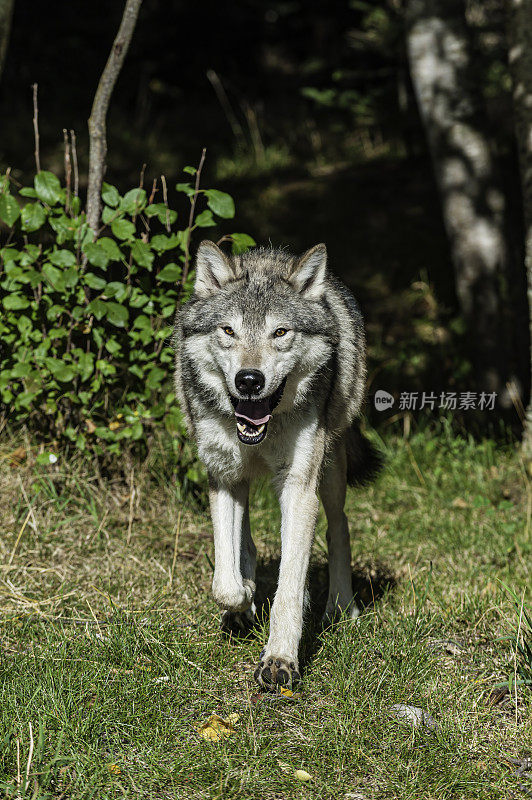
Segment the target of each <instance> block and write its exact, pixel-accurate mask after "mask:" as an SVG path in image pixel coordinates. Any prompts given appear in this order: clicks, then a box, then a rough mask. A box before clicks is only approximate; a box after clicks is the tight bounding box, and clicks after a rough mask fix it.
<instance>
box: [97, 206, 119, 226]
mask: <svg viewBox="0 0 532 800" xmlns="http://www.w3.org/2000/svg"><path fill="white" fill-rule="evenodd" d="M121 216H122V214H121V212H119V211H117V210H116V209H115V208H109V206H104V207H103V209H102V220H103V222H105V224H106V225H110V224H111V222H112V221H113V220H114V219H119V218H120V217H121Z"/></svg>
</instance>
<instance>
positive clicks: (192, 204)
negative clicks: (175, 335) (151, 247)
mask: <svg viewBox="0 0 532 800" xmlns="http://www.w3.org/2000/svg"><path fill="white" fill-rule="evenodd" d="M206 152H207V150H206V149H205V147H204V148H203V150H202V152H201V158H200V162H199V165H198V169H197V172H196V184H195V186H194V194H193V195H192V200H191V202H190V214H189V217H188V228H187V241H186V244H185V265H184V267H183V274H182V276H181V286H184V285H185V281H186V279H187V276H188V266H189V263H190V235H191V233H192V225H193V223H194V212H195V211H196V200H197V199H198V194H199V185H200V178H201V170H202V169H203V164H204V163H205V153H206Z"/></svg>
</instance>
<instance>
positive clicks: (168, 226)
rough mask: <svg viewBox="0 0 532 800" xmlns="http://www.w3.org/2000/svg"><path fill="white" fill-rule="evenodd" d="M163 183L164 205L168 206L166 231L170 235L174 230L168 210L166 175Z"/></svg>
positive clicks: (162, 176) (162, 178) (167, 210)
mask: <svg viewBox="0 0 532 800" xmlns="http://www.w3.org/2000/svg"><path fill="white" fill-rule="evenodd" d="M161 183H162V185H163V203H164V205H165V206H166V230H167V231H168V233H170V232H171V230H172V229H171V227H170V211H169V209H168V189H167V188H166V178H165V177H164V175H161Z"/></svg>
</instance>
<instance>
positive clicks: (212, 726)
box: [198, 713, 240, 742]
mask: <svg viewBox="0 0 532 800" xmlns="http://www.w3.org/2000/svg"><path fill="white" fill-rule="evenodd" d="M239 719H240V717H239V715H238V714H234V713H233V714H229V715H228V716H227V717H226V718H225V719H223V717H220V716H219V715H218V714H211V716H210V717H209V719H207V720H205V722H202V723H201V725H199V727H198V733H199V735H200V736H202V737H203V738H204V739H207V740H208V741H210V742H219V741H220V739H223V737H224V736H229V735H230V734H231V733H232V732H233V731H234V726H235V724H236V723H237V722H238V720H239Z"/></svg>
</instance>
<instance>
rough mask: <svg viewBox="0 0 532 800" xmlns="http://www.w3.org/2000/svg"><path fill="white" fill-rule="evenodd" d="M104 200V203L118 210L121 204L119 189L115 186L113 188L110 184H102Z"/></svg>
mask: <svg viewBox="0 0 532 800" xmlns="http://www.w3.org/2000/svg"><path fill="white" fill-rule="evenodd" d="M102 200H103V202H104V203H107V205H108V206H112V207H113V208H116V207H117V205H118V204H119V202H120V194H119V192H118V189H117V188H116V187H115V186H111V184H110V183H105V181H104V182H103V184H102Z"/></svg>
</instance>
